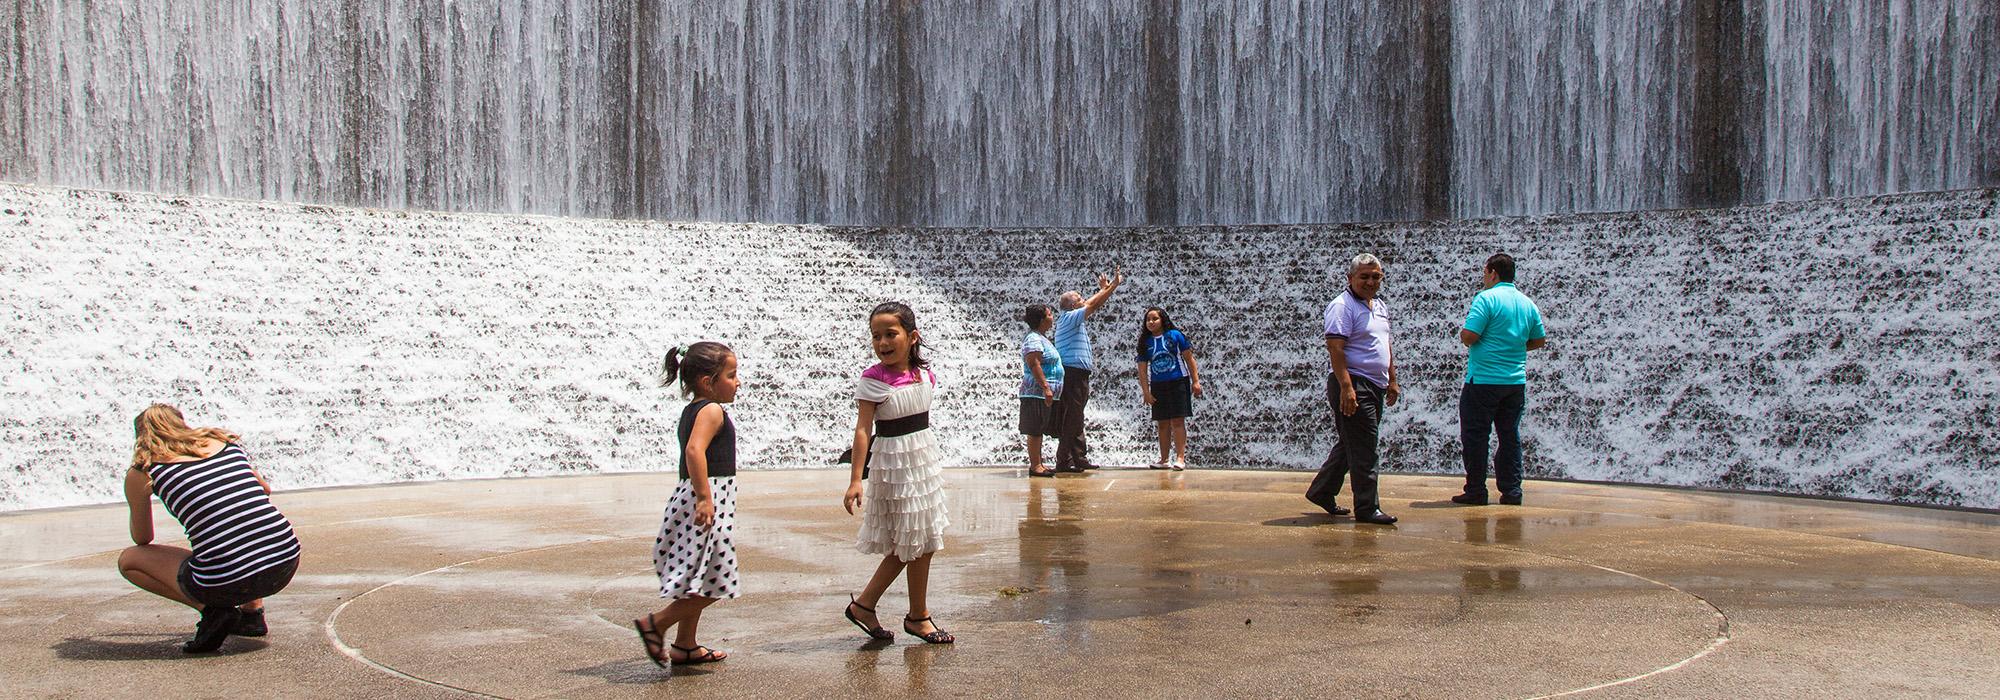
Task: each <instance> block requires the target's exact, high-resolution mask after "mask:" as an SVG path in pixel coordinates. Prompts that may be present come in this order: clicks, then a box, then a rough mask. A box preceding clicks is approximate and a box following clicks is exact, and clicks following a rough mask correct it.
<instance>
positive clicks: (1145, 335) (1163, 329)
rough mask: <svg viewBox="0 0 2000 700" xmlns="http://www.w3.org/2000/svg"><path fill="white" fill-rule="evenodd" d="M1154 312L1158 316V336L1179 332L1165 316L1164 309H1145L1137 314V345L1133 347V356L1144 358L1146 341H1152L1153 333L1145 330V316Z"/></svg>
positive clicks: (1154, 307) (1172, 321)
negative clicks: (1169, 332)
mask: <svg viewBox="0 0 2000 700" xmlns="http://www.w3.org/2000/svg"><path fill="white" fill-rule="evenodd" d="M1156 312H1157V313H1158V314H1160V335H1166V334H1167V331H1172V330H1180V329H1178V328H1175V327H1174V319H1173V317H1172V316H1168V315H1167V310H1166V309H1162V308H1160V307H1157V306H1148V307H1146V310H1145V311H1141V312H1139V343H1138V345H1136V346H1134V347H1133V354H1136V355H1138V356H1140V357H1145V356H1146V344H1147V341H1150V340H1152V339H1153V332H1152V331H1149V330H1146V316H1147V315H1148V314H1152V313H1156Z"/></svg>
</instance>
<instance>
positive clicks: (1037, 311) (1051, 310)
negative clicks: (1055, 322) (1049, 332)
mask: <svg viewBox="0 0 2000 700" xmlns="http://www.w3.org/2000/svg"><path fill="white" fill-rule="evenodd" d="M1052 316H1055V307H1052V306H1049V305H1048V304H1029V305H1028V310H1027V311H1023V312H1021V322H1022V323H1025V324H1028V330H1031V331H1032V330H1034V329H1037V328H1041V327H1042V324H1043V323H1046V322H1048V320H1049V318H1050V317H1052Z"/></svg>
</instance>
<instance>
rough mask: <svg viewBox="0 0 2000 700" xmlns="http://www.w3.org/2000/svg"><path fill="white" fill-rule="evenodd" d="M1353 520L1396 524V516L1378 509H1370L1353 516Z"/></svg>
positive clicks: (1373, 523)
mask: <svg viewBox="0 0 2000 700" xmlns="http://www.w3.org/2000/svg"><path fill="white" fill-rule="evenodd" d="M1354 522H1357V523H1369V524H1372V525H1394V524H1396V516H1393V515H1390V514H1388V513H1384V512H1382V511H1380V510H1371V511H1368V512H1367V513H1362V514H1360V515H1356V516H1354Z"/></svg>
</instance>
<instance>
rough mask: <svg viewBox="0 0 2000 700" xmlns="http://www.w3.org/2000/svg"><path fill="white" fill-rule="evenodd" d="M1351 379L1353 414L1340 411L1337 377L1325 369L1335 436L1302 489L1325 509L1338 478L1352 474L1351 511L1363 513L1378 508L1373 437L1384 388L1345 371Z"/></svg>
mask: <svg viewBox="0 0 2000 700" xmlns="http://www.w3.org/2000/svg"><path fill="white" fill-rule="evenodd" d="M1348 381H1351V382H1353V383H1354V400H1355V403H1356V406H1355V409H1354V415H1351V416H1343V415H1341V414H1340V379H1339V378H1338V377H1335V376H1334V375H1333V374H1331V373H1329V374H1327V375H1326V401H1327V403H1330V404H1333V425H1334V427H1335V428H1336V429H1337V430H1338V431H1339V438H1338V439H1337V440H1336V441H1335V442H1334V443H1333V452H1331V453H1329V454H1327V456H1326V463H1324V464H1321V465H1320V467H1319V476H1316V477H1313V483H1312V486H1311V487H1310V488H1307V489H1306V500H1308V501H1312V502H1313V504H1315V505H1318V506H1319V507H1321V508H1325V509H1327V510H1332V509H1333V497H1334V496H1338V495H1340V485H1341V482H1343V481H1346V480H1347V479H1348V475H1349V474H1352V475H1353V479H1354V512H1356V513H1359V514H1362V515H1366V514H1368V513H1371V512H1374V511H1375V510H1377V509H1379V508H1381V501H1379V500H1377V496H1376V493H1375V469H1376V467H1377V466H1378V461H1379V460H1378V458H1377V456H1376V453H1375V439H1376V438H1377V437H1378V436H1379V435H1380V432H1381V430H1380V429H1381V426H1382V394H1383V392H1384V391H1386V389H1384V388H1383V387H1379V386H1375V385H1374V384H1372V383H1370V382H1369V381H1368V380H1366V379H1362V378H1361V377H1359V376H1356V375H1352V374H1350V375H1348Z"/></svg>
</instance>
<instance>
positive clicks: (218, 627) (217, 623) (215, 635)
mask: <svg viewBox="0 0 2000 700" xmlns="http://www.w3.org/2000/svg"><path fill="white" fill-rule="evenodd" d="M239 617H242V613H240V612H237V611H236V607H235V606H231V605H207V606H203V607H202V609H201V621H200V622H197V623H195V625H194V637H193V638H191V639H189V640H187V643H186V644H182V645H181V653H183V654H205V653H208V652H211V651H215V650H217V649H220V648H222V640H225V639H228V638H229V631H230V630H232V629H235V627H236V620H237V618H239Z"/></svg>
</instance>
